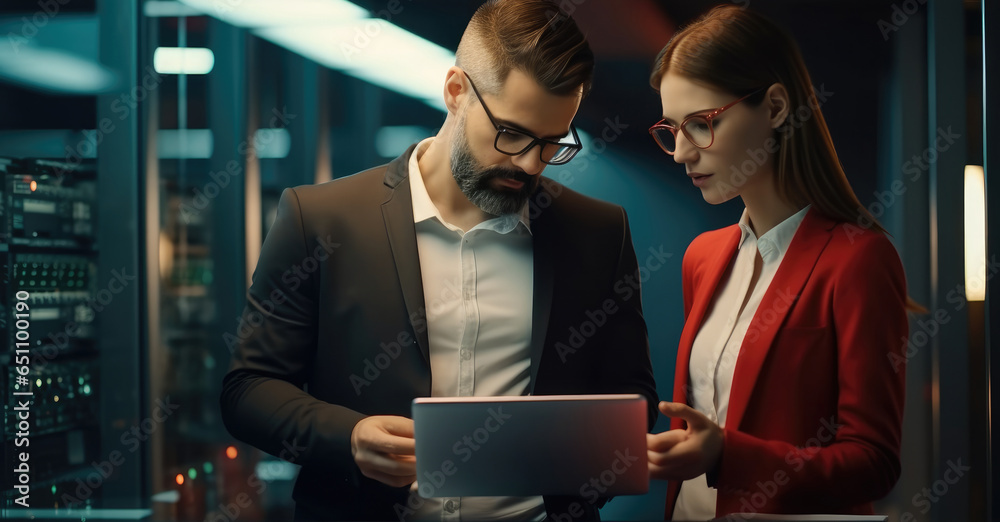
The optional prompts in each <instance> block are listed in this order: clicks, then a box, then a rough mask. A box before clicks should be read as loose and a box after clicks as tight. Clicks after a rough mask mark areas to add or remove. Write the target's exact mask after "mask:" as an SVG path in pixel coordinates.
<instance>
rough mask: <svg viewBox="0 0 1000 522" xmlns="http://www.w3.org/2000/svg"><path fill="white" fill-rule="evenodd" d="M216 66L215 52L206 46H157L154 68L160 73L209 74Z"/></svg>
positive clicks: (154, 54) (154, 52)
mask: <svg viewBox="0 0 1000 522" xmlns="http://www.w3.org/2000/svg"><path fill="white" fill-rule="evenodd" d="M213 67H215V54H214V53H212V50H211V49H205V48H204V47H157V48H156V50H155V51H153V69H155V70H156V72H158V73H160V74H208V73H210V72H212V68H213Z"/></svg>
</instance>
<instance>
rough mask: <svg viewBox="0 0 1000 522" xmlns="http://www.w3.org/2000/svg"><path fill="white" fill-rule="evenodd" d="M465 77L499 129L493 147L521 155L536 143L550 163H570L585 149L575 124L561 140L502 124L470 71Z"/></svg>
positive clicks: (544, 160)
mask: <svg viewBox="0 0 1000 522" xmlns="http://www.w3.org/2000/svg"><path fill="white" fill-rule="evenodd" d="M465 77H466V78H468V79H469V85H471V86H472V92H474V93H476V98H478V99H479V103H480V105H482V106H483V109H484V110H485V111H486V116H487V117H489V119H490V123H492V124H493V127H495V128H496V130H497V136H496V139H494V140H493V147H494V148H495V149H496V150H497V151H498V152H502V153H504V154H506V155H508V156H520V155H521V154H524V153H525V152H528V151H529V150H531V148H532V147H534V146H535V145H539V155H540V157H541V159H542V161H543V162H544V163H548V164H549V165H563V164H565V163H568V162H569V160H571V159H573V157H574V156H576V154H577V153H578V152H580V150H582V149H583V144H581V143H580V136H579V135H578V134H577V133H576V127H574V126H573V124H570V126H569V129H570V133H571V136H566V137H565V138H563V139H561V140H559V141H553V140H547V139H544V138H539V137H537V136H533V135H531V134H530V133H528V132H525V131H523V130H518V129H512V128H510V127H507V126H504V125H500V124H499V123H497V122H496V119H494V118H493V113H491V112H490V109H489V108H488V107H486V102H484V101H483V97H482V96H480V95H479V90H478V89H476V84H474V83H472V78H471V77H470V76H469V73H465Z"/></svg>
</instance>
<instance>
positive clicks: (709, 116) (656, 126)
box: [649, 87, 764, 156]
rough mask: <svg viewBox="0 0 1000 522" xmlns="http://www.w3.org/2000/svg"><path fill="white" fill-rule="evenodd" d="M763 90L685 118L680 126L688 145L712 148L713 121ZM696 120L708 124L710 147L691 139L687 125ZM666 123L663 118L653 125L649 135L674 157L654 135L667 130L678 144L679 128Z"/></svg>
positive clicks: (760, 89)
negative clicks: (703, 120)
mask: <svg viewBox="0 0 1000 522" xmlns="http://www.w3.org/2000/svg"><path fill="white" fill-rule="evenodd" d="M762 90H764V87H761V88H759V89H757V90H755V91H753V92H751V93H750V94H747V95H746V96H744V97H742V98H740V99H738V100H736V101H734V102H732V103H730V104H729V105H726V106H725V107H719V108H718V109H706V110H704V111H698V112H696V113H694V114H691V115H689V116H688V117H686V118H684V121H682V122H681V124H680V128H681V132H682V133H684V137H685V138H687V140H688V143H690V144H691V145H694V146H695V147H697V148H699V149H702V150H704V149H707V148H709V147H711V146H712V144H713V143H715V128H714V127H713V126H712V120H713V119H714V118H716V117H718V116H719V115H720V114H722V113H723V112H725V111H726V110H727V109H729V108H730V107H733V106H735V105H736V104H738V103H740V102H741V101H743V100H745V99H747V98H749V97H751V96H753V95H754V94H757V93H758V92H760V91H762ZM706 113H707V114H706ZM694 118H704V119H705V121H706V122H708V132H709V133H710V134H711V136H712V139H711V140H710V141H709V142H708V145H705V146H704V147H701V146H699V145H698V144H696V143H695V142H694V140H693V139H692V138H691V135H690V134H689V133H688V131H687V124H688V122H689V121H691V120H693V119H694ZM665 121H667V119H666V118H663V119H662V120H660V121H658V122H656V123H655V124H653V126H652V127H650V128H649V135H650V136H652V138H653V141H655V142H656V144H657V145H659V146H660V149H662V150H663V152H666V153H667V154H669V155H671V156H673V155H674V153H673V152H670V151H669V150H667V149H666V147H664V146H663V144H662V143H660V140H658V139H656V135H655V134H654V132H655V131H656V130H657V129H667V130H669V131H670V133H671V134H673V135H674V142H675V143H676V142H677V128H676V127H674V126H673V125H671V124H669V123H664V122H665ZM676 148H677V147H676V146H675V147H674V149H676ZM675 152H676V150H675Z"/></svg>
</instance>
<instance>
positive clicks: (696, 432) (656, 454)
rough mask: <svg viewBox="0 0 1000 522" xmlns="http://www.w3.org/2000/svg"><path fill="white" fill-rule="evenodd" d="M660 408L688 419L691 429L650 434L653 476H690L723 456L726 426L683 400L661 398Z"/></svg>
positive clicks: (698, 472) (672, 415)
mask: <svg viewBox="0 0 1000 522" xmlns="http://www.w3.org/2000/svg"><path fill="white" fill-rule="evenodd" d="M660 411H661V412H663V414H664V415H666V416H667V417H680V418H682V419H684V420H685V421H687V429H685V430H669V431H665V432H663V433H657V434H652V435H651V434H647V435H646V455H647V458H648V460H649V477H650V478H653V479H660V480H689V479H693V478H695V477H697V476H699V475H701V474H702V473H706V472H707V471H708V470H710V469H712V468H713V467H715V465H716V464H717V463H718V462H719V457H721V456H722V440H723V437H722V428H720V427H719V425H718V424H716V423H714V422H712V421H711V420H709V419H708V417H706V416H704V415H702V414H701V413H700V412H699V411H697V410H695V409H693V408H691V407H690V406H688V405H686V404H682V403H679V402H661V403H660Z"/></svg>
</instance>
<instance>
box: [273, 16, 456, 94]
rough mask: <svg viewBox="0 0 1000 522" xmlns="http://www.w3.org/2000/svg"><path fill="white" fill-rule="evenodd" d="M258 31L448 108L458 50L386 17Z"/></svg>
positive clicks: (349, 71)
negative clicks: (448, 79) (447, 80)
mask: <svg viewBox="0 0 1000 522" xmlns="http://www.w3.org/2000/svg"><path fill="white" fill-rule="evenodd" d="M254 34H256V35H258V36H260V37H262V38H265V39H267V40H270V41H272V42H274V43H275V44H278V45H280V46H282V47H285V48H286V49H289V50H291V51H294V52H296V53H298V54H301V55H302V56H304V57H306V58H308V59H310V60H313V61H315V62H317V63H319V64H322V65H325V66H327V67H330V68H332V69H337V70H341V71H344V72H345V73H347V74H349V75H351V76H354V77H357V78H360V79H362V80H365V81H367V82H370V83H373V84H375V85H379V86H382V87H385V88H388V89H391V90H394V91H396V92H399V93H402V94H405V95H407V96H412V97H414V98H417V99H420V100H421V101H423V102H425V103H427V104H428V105H430V106H432V107H434V108H437V109H439V110H445V107H444V101H443V100H442V90H443V88H444V77H445V74H446V72H447V71H448V68H449V67H451V66H452V65H454V64H455V54H454V53H453V52H451V51H449V50H447V49H445V48H444V47H441V46H439V45H437V44H434V43H432V42H429V41H427V40H425V39H423V38H421V37H419V36H417V35H415V34H413V33H411V32H409V31H406V30H405V29H402V28H400V27H398V26H396V25H393V24H391V23H389V22H386V21H384V20H381V19H367V20H360V21H354V22H349V23H342V24H332V25H323V26H306V27H268V28H262V29H257V30H255V31H254Z"/></svg>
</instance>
